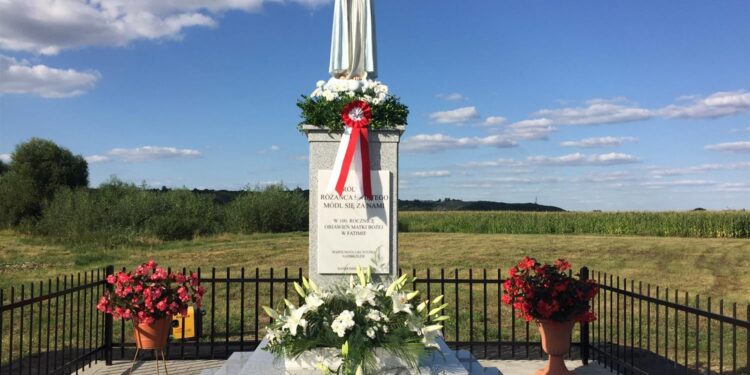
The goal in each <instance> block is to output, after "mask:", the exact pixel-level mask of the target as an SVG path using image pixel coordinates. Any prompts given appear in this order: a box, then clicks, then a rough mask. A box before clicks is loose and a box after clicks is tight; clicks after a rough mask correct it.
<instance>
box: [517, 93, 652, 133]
mask: <svg viewBox="0 0 750 375" xmlns="http://www.w3.org/2000/svg"><path fill="white" fill-rule="evenodd" d="M621 101H622V100H620V99H618V100H616V101H612V100H604V99H592V100H589V101H587V102H586V104H587V105H588V106H586V107H569V108H559V109H542V110H540V111H537V112H536V113H534V114H533V117H534V118H533V119H531V120H526V122H523V121H521V122H518V123H516V124H518V125H519V126H539V125H540V124H543V125H544V126H550V125H600V124H615V123H624V122H632V121H640V120H647V119H650V118H652V117H653V116H654V114H653V112H652V111H651V110H648V109H645V108H640V107H638V106H626V105H623V104H619V102H621Z"/></svg>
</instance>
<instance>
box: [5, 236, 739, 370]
mask: <svg viewBox="0 0 750 375" xmlns="http://www.w3.org/2000/svg"><path fill="white" fill-rule="evenodd" d="M307 238H308V235H307V233H289V234H266V235H220V236H213V237H207V238H200V239H196V240H194V241H172V242H163V243H162V242H158V241H152V242H151V243H150V244H148V245H140V246H125V247H121V248H117V249H102V248H95V247H90V246H87V247H80V248H75V247H66V246H62V245H55V244H51V243H48V242H46V241H45V240H44V239H41V238H38V237H30V236H25V235H20V234H18V233H16V232H11V231H0V289H5V291H6V293H5V294H4V295H5V296H6V299H7V296H8V293H7V289H8V288H9V287H10V286H19V285H20V284H22V283H25V284H27V288H28V283H29V282H32V281H37V282H38V281H39V280H40V279H44V278H49V277H55V276H57V275H61V274H73V273H76V272H78V271H85V270H90V269H94V268H101V267H103V266H105V265H107V264H113V265H115V267H117V268H119V267H127V268H132V267H133V266H134V265H136V264H138V263H140V262H142V261H143V260H145V259H148V258H150V257H153V258H154V259H155V260H156V261H157V262H159V263H161V264H162V265H165V266H171V267H173V268H182V267H186V268H188V269H196V268H198V267H201V269H202V271H203V275H210V273H211V267H216V268H217V277H218V278H221V277H223V276H225V275H226V268H227V267H231V269H232V275H233V276H235V277H236V276H237V275H238V274H239V268H241V267H245V268H248V269H249V272H248V273H247V274H248V275H252V274H254V269H255V268H256V267H261V269H262V270H264V271H261V273H262V274H263V275H268V268H269V267H274V268H276V269H277V272H278V273H276V275H277V276H278V275H282V274H283V268H284V267H289V268H290V274H291V275H296V273H297V268H300V267H301V268H303V269H306V268H307V244H308V243H307ZM399 241H400V253H399V256H400V266H401V267H402V268H404V269H410V268H412V267H414V268H416V269H417V273H418V275H424V274H425V272H424V270H425V269H427V268H431V269H433V270H437V269H439V268H441V267H445V268H447V269H449V270H450V272H448V273H447V276H449V277H452V275H453V273H452V270H453V269H456V268H458V269H460V270H462V272H460V275H461V277H463V278H465V277H467V276H468V271H467V270H468V269H474V270H475V276H479V275H481V271H480V270H481V269H482V268H487V269H489V270H490V272H488V276H489V277H490V278H493V277H494V275H495V274H496V271H494V270H495V269H497V268H502V269H504V270H505V269H507V268H508V267H509V266H511V265H513V264H514V263H515V262H516V261H517V260H518V259H520V258H521V257H523V256H524V255H527V254H528V255H532V256H535V257H537V258H539V259H543V260H553V259H555V258H557V257H563V256H565V257H567V258H568V259H569V260H571V261H572V262H573V264H574V266H575V267H576V268H577V267H580V266H582V265H587V266H589V267H590V268H591V269H593V270H595V271H596V270H598V271H604V272H607V273H611V274H615V275H620V276H623V277H626V278H628V279H629V280H631V279H633V280H636V281H643V282H644V283H651V284H653V285H660V286H661V287H662V288H669V289H670V291H672V293H673V292H674V290H675V289H679V290H680V291H681V292H685V291H686V292H689V293H690V295H691V296H695V294H696V293H699V294H701V295H702V296H703V297H704V301H705V297H706V296H712V297H713V298H714V299H715V301H716V300H718V299H722V298H723V299H725V300H726V301H727V302H729V303H731V302H738V303H740V304H741V306H740V317H741V318H742V317H744V316H745V315H744V313H743V311H744V310H742V309H744V305H745V304H747V303H750V273H748V272H746V270H747V269H748V268H750V240H742V239H704V238H666V237H634V236H590V235H507V234H461V233H402V234H400V236H399ZM144 242H145V241H144ZM303 272H305V271H303ZM433 272H434V271H433ZM436 274H437V273H436V272H434V273H433V276H434V275H436ZM644 285H645V284H644ZM481 288H482V285H481V284H475V285H474V287H473V291H474V293H475V295H476V296H479V295H481V294H480V293H481V291H482V289H481ZM493 288H494V286H491V287H490V290H489V295H490V296H492V295H496V289H493ZM249 289H250V291H248V295H246V296H245V297H244V298H251V295H252V293H253V292H252V288H249ZM420 290H423V292H424V285H421V286H420ZM468 291H469V288H468V287H467V286H466V285H462V286H461V287H460V289H459V290H458V291H457V290H456V288H455V287H453V286H451V285H448V286H447V287H446V290H445V293H446V301H447V302H449V303H451V304H453V305H451V307H450V310H451V314H452V315H455V313H454V310H453V307H455V305H456V304H458V305H460V306H461V308H460V309H457V311H460V312H459V313H458V315H457V316H454V317H452V318H451V319H450V320H449V321H447V322H446V323H447V324H446V338H447V339H448V340H454V339H460V340H463V341H466V340H468V339H469V338H470V337H469V336H468V335H469V332H470V331H469V327H470V326H471V325H470V324H469V323H470V318H469V311H471V310H473V312H474V325H473V329H474V332H476V335H475V337H474V338H475V339H480V340H483V339H488V340H490V341H493V340H496V339H497V333H496V331H493V330H491V331H490V332H489V335H488V336H484V334H483V333H482V332H483V331H482V328H483V324H485V323H486V322H488V321H489V323H490V325H493V324H499V321H498V318H497V316H498V309H497V301H490V304H489V309H488V310H487V311H486V312H487V315H486V316H485V315H483V311H482V306H481V303H478V302H476V304H475V305H471V307H470V305H469V304H468V300H467V298H468V297H467V295H468ZM432 292H433V296H434V295H435V293H437V290H436V289H435V288H433V289H432ZM238 293H239V290H238V288H237V287H236V286H235V287H233V288H232V290H231V292H230V291H229V290H227V289H226V287H225V286H224V285H223V284H222V283H218V285H217V287H216V290H215V296H216V304H215V305H213V306H212V305H211V303H210V300H207V301H205V302H206V303H205V304H204V308H205V309H207V310H211V309H213V308H215V309H216V311H215V313H214V314H210V316H212V317H215V318H216V321H215V322H212V323H215V325H216V328H217V335H218V337H223V335H224V334H227V335H229V336H231V337H233V338H237V337H239V329H240V327H241V326H242V327H244V328H245V332H246V335H247V333H248V332H252V331H253V329H254V328H255V326H254V324H253V323H252V322H253V320H254V315H253V314H254V313H253V309H250V308H247V309H246V310H245V323H244V325H242V324H240V313H241V311H240V310H241V309H239V308H238V306H237V301H239V300H240V299H242V296H241V295H240V294H238ZM292 293H293V292H292ZM274 294H275V295H276V297H275V301H277V302H278V301H280V300H281V298H282V296H283V288H282V286H281V285H279V286H277V288H276V289H275V292H274ZM459 294H460V295H461V296H462V297H461V302H460V303H458V302H457V300H456V298H455V297H454V296H456V295H459ZM227 295H230V296H231V297H229V299H230V300H232V301H233V302H232V306H231V307H230V308H229V309H227V308H226V306H225V304H224V302H223V301H225V300H226V298H227ZM71 298H72V297H71ZM268 298H269V293H268V291H267V290H261V291H260V301H261V304H267V303H268V300H269V299H268ZM90 301H93V299H90ZM605 301H606V299H605ZM71 303H72V299H71ZM728 305H729V304H728ZM618 308H619V305H618ZM77 311H78V310H76V312H77ZM662 313H664V310H663V309H662ZM71 314H72V312H71ZM657 314H658V313H657ZM84 315H85V310H84ZM501 315H502V316H503V318H502V321H503V322H504V323H503V324H502V326H503V333H502V338H503V339H504V340H510V339H511V336H510V332H511V326H516V328H517V329H518V330H519V336H518V339H519V340H523V339H524V338H525V337H526V336H524V334H523V333H522V332H523V331H524V325H523V323H522V322H516V323H512V321H513V320H512V319H510V318H511V312H510V310H509V309H507V308H503V309H502V314H501ZM649 315H650V317H651V319H656V317H657V316H658V315H654V311H653V310H652V312H651V314H649ZM71 316H72V315H71ZM682 317H684V315H680V317H679V320H676V317H675V316H674V314H672V315H671V320H669V321H668V322H667V321H665V325H666V326H667V327H669V330H668V331H663V333H662V336H663V335H669V337H675V336H674V335H675V334H677V333H675V332H676V331H675V329H677V330H678V331H679V335H680V337H684V336H683V335H684V329H682V325H681V324H682V322H683V320H682V319H683V318H682ZM4 319H5V324H8V317H7V316H6V317H5V318H4ZM641 319H642V318H639V319H638V322H639V324H640V320H641ZM663 320H664V315H662V318H661V321H663ZM266 321H267V317H265V316H259V329H260V330H261V335H262V334H263V327H264V326H265V322H266ZM654 321H656V320H654ZM674 322H678V323H679V325H675V324H674ZM618 324H619V323H618ZM690 324H691V325H690V330H693V327H694V324H698V323H696V322H695V321H694V320H691V323H690ZM459 325H460V327H461V330H460V332H461V334H460V335H459V336H460V337H457V336H456V333H455V332H456V331H455V330H454V328H455V327H456V326H459ZM606 325H607V326H609V329H613V326H612V322H606ZM712 325H713V326H714V328H713V329H714V330H715V332H716V331H717V330H718V329H720V327H719V326H718V324H717V323H716V322H713V323H712ZM4 326H5V327H7V325H4ZM706 326H707V323H706V322H705V321H701V322H700V330H701V332H702V331H703V330H705V328H706ZM70 327H71V328H70V329H72V324H71V326H70ZM117 327H118V329H116V330H115V332H114V333H115V341H117V340H119V337H120V336H121V331H120V329H119V327H120V325H119V324H118V325H117ZM122 327H123V329H124V330H123V331H122V334H124V335H125V337H126V339H127V340H132V337H130V336H131V331H130V328H129V327H130V326H129V325H123V326H122ZM675 327H677V328H675ZM16 328H18V327H16ZM56 329H57V328H55V330H56ZM14 331H16V330H14ZM225 332H226V333H225ZM529 332H530V335H529V336H528V339H530V340H532V341H534V340H538V334H537V333H536V330H535V329H531V330H530V331H529ZM690 332H694V331H690ZM18 333H20V328H19V330H18V331H17V332H16V337H20V335H18ZM2 335H3V340H2V341H4V342H6V344H5V345H6V346H7V345H8V344H7V343H8V332H3V334H2ZM205 335H206V332H205V331H204V340H205V339H206V336H205ZM576 335H577V332H576V333H574V339H575V336H576ZM70 337H71V340H72V337H77V331H76V334H71V335H70ZM624 337H625V336H623V338H622V339H619V336H618V339H617V340H616V341H617V342H618V343H620V344H623V345H626V344H627V340H626V339H625V338H624ZM638 337H639V338H641V337H643V340H645V338H650V340H652V341H654V342H655V341H656V340H657V336H656V333H654V332H646V331H644V332H643V334H641V333H640V331H639V332H638ZM690 337H693V336H690ZM737 338H738V340H739V343H740V344H739V345H738V346H737V347H736V348H732V347H730V346H727V345H728V343H727V342H726V341H725V342H724V347H725V352H726V353H729V352H730V350H732V349H735V350H736V351H737V352H738V353H739V355H738V357H737V359H738V361H739V363H740V365H742V364H743V363H745V351H746V348H745V346H744V345H745V344H743V343H745V342H746V341H745V340H746V333H745V332H744V331H743V330H740V332H739V333H738V336H737ZM16 340H18V339H16ZM623 340H624V341H623ZM37 341H38V340H36V339H34V338H32V343H34V345H36V343H37ZM71 342H73V341H71ZM676 342H677V345H676V346H675V341H674V340H673V341H671V342H670V343H669V351H668V352H669V353H670V354H669V356H670V358H672V357H673V356H672V354H671V353H672V352H673V350H677V351H678V352H679V353H682V350H683V349H684V347H685V346H684V345H682V340H680V341H676ZM55 343H56V341H55ZM681 345H682V346H681ZM699 345H700V347H701V348H704V349H705V348H708V347H711V348H712V350H717V348H718V347H719V344H718V342H717V340H716V337H715V335H714V338H713V339H712V340H711V341H710V342H709V341H708V340H707V338H706V337H704V336H703V335H701V337H700V342H699ZM687 347H688V350H689V351H690V352H691V353H693V350H694V349H695V343H694V342H693V341H690V342H689V343H688V345H687ZM705 353H707V351H706V350H704V352H703V354H702V355H701V357H700V359H699V362H701V365H700V367H701V368H702V369H705V368H706V366H707V362H706V361H707V359H706V357H705ZM14 358H15V357H14ZM5 362H7V359H6V358H3V359H2V360H0V363H5ZM708 363H709V364H710V367H711V368H712V369H714V370H717V369H718V368H721V366H720V365H719V363H718V362H717V359H716V357H714V358H713V359H711V361H710V362H708ZM726 366H727V362H724V368H726Z"/></svg>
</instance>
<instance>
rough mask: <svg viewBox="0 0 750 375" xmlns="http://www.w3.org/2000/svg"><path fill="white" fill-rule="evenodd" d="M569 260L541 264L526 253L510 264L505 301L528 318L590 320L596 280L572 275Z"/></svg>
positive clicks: (597, 287) (592, 318)
mask: <svg viewBox="0 0 750 375" xmlns="http://www.w3.org/2000/svg"><path fill="white" fill-rule="evenodd" d="M569 269H570V263H568V261H566V260H565V259H558V260H556V261H555V262H554V264H546V263H545V264H541V263H539V262H538V261H537V260H536V259H534V258H529V257H524V258H523V260H522V261H521V262H520V263H518V265H516V266H515V267H513V268H511V269H510V271H509V272H508V273H509V276H510V277H509V278H508V279H507V280H506V281H505V283H504V284H503V289H504V290H505V294H504V295H503V297H502V300H503V303H505V304H507V305H512V306H513V307H515V308H516V309H517V310H518V316H519V317H523V318H524V319H525V320H526V321H531V320H534V319H536V320H545V319H546V320H552V321H556V322H566V321H570V320H575V321H577V322H582V323H586V322H591V321H594V320H596V316H595V315H594V313H593V312H592V311H591V304H590V302H591V300H592V299H593V298H594V296H596V294H597V293H599V286H598V285H597V284H596V282H595V281H594V280H580V279H576V278H575V277H573V276H570V275H569V273H568V272H566V271H568V270H569Z"/></svg>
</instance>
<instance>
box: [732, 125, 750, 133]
mask: <svg viewBox="0 0 750 375" xmlns="http://www.w3.org/2000/svg"><path fill="white" fill-rule="evenodd" d="M730 131H731V132H732V133H744V132H750V126H748V127H746V128H744V129H731V130H730Z"/></svg>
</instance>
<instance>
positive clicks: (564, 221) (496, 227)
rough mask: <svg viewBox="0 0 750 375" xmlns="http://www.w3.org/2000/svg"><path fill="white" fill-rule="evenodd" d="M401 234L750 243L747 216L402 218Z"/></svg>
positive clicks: (749, 218)
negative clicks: (739, 240)
mask: <svg viewBox="0 0 750 375" xmlns="http://www.w3.org/2000/svg"><path fill="white" fill-rule="evenodd" d="M398 225H399V230H400V231H402V232H444V233H486V234H602V235H637V236H658V237H701V238H750V212H748V211H721V212H708V211H692V212H506V211H503V212H499V211H487V212H458V211H452V212H447V211H439V212H438V211H429V212H421V211H418V212H401V213H400V214H399V223H398Z"/></svg>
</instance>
